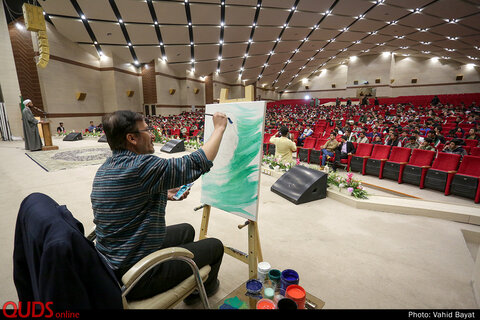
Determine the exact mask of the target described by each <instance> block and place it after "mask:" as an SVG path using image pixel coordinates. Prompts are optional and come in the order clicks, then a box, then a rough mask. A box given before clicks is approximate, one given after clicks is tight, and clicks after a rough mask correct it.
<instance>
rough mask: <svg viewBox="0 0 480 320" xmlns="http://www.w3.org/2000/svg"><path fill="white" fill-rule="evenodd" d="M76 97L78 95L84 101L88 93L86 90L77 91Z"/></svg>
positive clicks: (78, 98)
mask: <svg viewBox="0 0 480 320" xmlns="http://www.w3.org/2000/svg"><path fill="white" fill-rule="evenodd" d="M76 97H77V100H79V101H83V100H85V98H86V97H87V93H86V92H77V94H76Z"/></svg>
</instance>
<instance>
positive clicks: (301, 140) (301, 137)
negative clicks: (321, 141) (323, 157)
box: [297, 125, 313, 146]
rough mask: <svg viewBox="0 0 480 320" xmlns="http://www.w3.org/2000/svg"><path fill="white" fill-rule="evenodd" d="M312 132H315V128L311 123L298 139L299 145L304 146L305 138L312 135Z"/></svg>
mask: <svg viewBox="0 0 480 320" xmlns="http://www.w3.org/2000/svg"><path fill="white" fill-rule="evenodd" d="M312 134H313V130H312V129H311V128H310V126H309V125H307V127H306V128H305V130H303V133H302V134H301V135H300V137H298V139H297V141H298V145H299V146H303V141H304V140H305V138H306V137H309V136H311V135H312Z"/></svg>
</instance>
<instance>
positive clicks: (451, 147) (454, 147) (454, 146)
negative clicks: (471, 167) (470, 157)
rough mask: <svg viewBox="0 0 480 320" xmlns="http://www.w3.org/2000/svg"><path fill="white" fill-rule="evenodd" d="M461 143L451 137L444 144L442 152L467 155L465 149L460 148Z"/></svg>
mask: <svg viewBox="0 0 480 320" xmlns="http://www.w3.org/2000/svg"><path fill="white" fill-rule="evenodd" d="M461 143H462V141H461V140H458V139H453V140H451V141H450V142H449V143H447V144H446V145H445V147H444V148H443V150H442V152H446V153H453V154H459V155H460V156H462V158H463V156H465V155H467V151H465V149H463V148H462V146H461Z"/></svg>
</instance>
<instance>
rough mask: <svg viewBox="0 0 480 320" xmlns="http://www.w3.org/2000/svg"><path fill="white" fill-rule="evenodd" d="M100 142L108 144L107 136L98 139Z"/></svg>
mask: <svg viewBox="0 0 480 320" xmlns="http://www.w3.org/2000/svg"><path fill="white" fill-rule="evenodd" d="M98 142H108V141H107V136H106V135H103V136H101V137H100V139H98Z"/></svg>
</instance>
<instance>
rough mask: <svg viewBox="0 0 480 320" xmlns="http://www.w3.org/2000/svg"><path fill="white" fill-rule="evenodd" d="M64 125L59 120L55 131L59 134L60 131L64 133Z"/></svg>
mask: <svg viewBox="0 0 480 320" xmlns="http://www.w3.org/2000/svg"><path fill="white" fill-rule="evenodd" d="M65 132H66V131H65V127H64V126H63V122H60V123H59V125H58V127H57V133H58V134H60V133H65Z"/></svg>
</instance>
